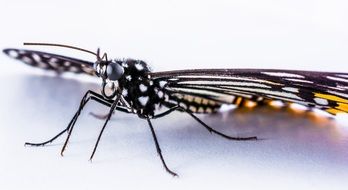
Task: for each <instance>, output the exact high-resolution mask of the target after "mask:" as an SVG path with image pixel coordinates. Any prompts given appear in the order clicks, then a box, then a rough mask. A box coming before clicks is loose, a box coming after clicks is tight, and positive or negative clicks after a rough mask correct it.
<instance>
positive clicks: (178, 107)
mask: <svg viewBox="0 0 348 190" xmlns="http://www.w3.org/2000/svg"><path fill="white" fill-rule="evenodd" d="M175 110H179V111H183V112H186V113H188V114H189V115H190V116H191V117H192V118H193V119H195V120H196V121H197V122H198V123H200V124H201V125H202V126H203V127H204V128H206V129H207V130H208V131H209V132H211V133H215V134H217V135H220V136H222V137H224V138H227V139H229V140H237V141H243V140H257V137H256V136H253V137H231V136H228V135H225V134H223V133H221V132H219V131H216V130H215V129H213V128H211V127H209V126H208V125H207V124H206V123H204V122H203V121H202V120H200V119H199V118H198V117H197V116H195V115H194V114H193V113H192V112H190V111H189V110H186V109H184V108H182V107H180V106H174V107H172V108H170V109H169V110H167V111H165V112H163V113H160V114H158V115H155V116H154V117H153V119H157V118H160V117H163V116H166V115H168V114H170V113H171V112H173V111H175Z"/></svg>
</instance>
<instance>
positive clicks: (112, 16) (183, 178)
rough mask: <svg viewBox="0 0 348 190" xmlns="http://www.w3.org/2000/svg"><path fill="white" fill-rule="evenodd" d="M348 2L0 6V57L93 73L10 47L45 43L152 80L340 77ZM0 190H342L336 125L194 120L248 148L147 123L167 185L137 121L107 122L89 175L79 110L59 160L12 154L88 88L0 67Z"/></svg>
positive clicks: (61, 122)
mask: <svg viewBox="0 0 348 190" xmlns="http://www.w3.org/2000/svg"><path fill="white" fill-rule="evenodd" d="M347 7H348V2H347V1H339V0H332V1H318V0H308V1H299V0H292V1H290V0H280V1H271V0H266V1H257V0H247V1H245V0H243V1H242V0H240V1H239V0H228V1H227V0H214V1H204V0H203V1H202V0H201V1H181V0H177V1H171V0H162V1H160V0H158V1H157V0H149V1H136V0H127V1H108V0H99V1H82V0H81V1H80V0H76V1H67V0H60V1H44V0H32V1H18V0H11V1H2V2H1V6H0V23H1V24H2V27H1V30H0V31H1V32H0V34H1V35H0V48H1V49H3V48H7V47H15V48H31V49H37V50H43V51H47V52H52V53H58V54H63V55H68V56H73V57H77V58H82V59H86V60H90V61H94V59H95V58H94V57H93V56H90V55H88V54H84V53H80V52H76V51H74V50H68V49H60V48H52V47H23V46H22V44H23V42H51V43H62V44H70V45H75V46H79V47H82V48H86V49H89V50H92V51H95V50H96V49H97V48H98V47H100V48H101V50H102V51H103V52H104V51H105V52H107V53H108V56H109V57H112V58H128V57H129V58H135V59H142V60H145V61H146V62H147V63H149V64H150V65H151V67H152V69H153V70H156V71H164V70H174V69H192V68H268V69H269V68H272V69H292V70H294V69H296V70H312V71H332V72H348V64H347V63H348V54H347V52H346V51H347V48H348V24H347V20H348V13H347V11H346V10H347ZM0 65H1V68H2V69H1V74H0V85H1V89H2V90H1V93H0V106H1V107H0V118H1V119H0V122H1V123H0V150H1V152H2V153H1V156H0V188H1V189H23V188H25V189H67V188H68V189H73V188H74V189H96V188H100V189H111V188H113V189H114V188H127V189H135V188H152V189H164V188H165V189H178V188H181V189H184V188H187V189H192V188H200V189H212V188H219V189H230V188H243V189H255V188H258V189H279V188H281V189H294V188H300V189H305V188H310V189H314V188H315V189H329V188H330V189H345V187H347V185H348V182H347V180H346V179H347V177H348V124H347V123H348V119H347V116H340V117H338V118H336V119H329V118H325V117H317V116H315V115H313V114H308V113H301V112H295V111H291V110H281V109H275V108H260V109H256V110H235V111H232V112H226V113H222V114H216V115H210V116H203V115H200V118H202V120H204V121H206V122H207V123H208V124H209V125H211V126H212V127H214V128H216V129H218V130H220V131H224V132H225V133H228V134H231V135H238V136H251V135H256V136H258V137H259V138H261V139H262V140H260V141H256V142H233V141H227V140H225V139H222V138H220V137H218V136H216V135H211V134H209V133H208V132H207V131H205V129H203V128H202V127H201V126H200V125H199V124H198V123H196V122H195V121H194V120H192V119H191V118H190V117H189V116H187V115H185V114H181V113H175V114H172V115H170V116H168V117H167V118H162V119H159V120H156V121H154V126H155V130H156V132H157V136H158V138H159V141H160V144H161V146H162V151H163V154H164V157H165V159H166V160H167V163H168V165H169V166H170V167H171V168H172V169H173V170H174V171H176V172H177V173H178V174H179V175H180V177H179V178H172V177H171V176H170V175H168V174H167V173H166V172H165V171H164V169H163V168H162V165H161V163H160V160H159V157H158V156H157V153H156V150H155V146H154V143H153V140H152V137H151V133H150V131H149V128H148V127H147V124H146V122H145V121H143V120H140V119H138V118H137V117H136V116H133V115H125V114H121V113H117V114H116V115H114V116H113V120H112V121H111V122H110V123H109V125H108V128H107V129H106V132H105V133H104V136H103V138H102V140H101V143H100V146H99V148H98V150H97V152H96V155H95V157H94V160H93V162H92V163H90V162H89V161H88V158H89V155H90V153H91V151H92V148H93V145H94V143H95V141H96V138H97V135H98V133H99V131H100V128H101V126H102V124H103V121H100V120H97V119H95V118H93V117H91V116H90V115H89V114H88V113H89V112H91V111H93V112H95V113H107V108H105V107H103V106H101V105H98V104H96V103H91V104H89V105H88V106H87V107H86V108H85V110H84V112H83V113H82V114H81V117H80V118H79V120H78V122H77V124H76V125H77V126H76V130H75V131H74V133H73V135H72V138H71V141H70V144H69V146H68V148H67V150H66V152H65V156H64V157H61V156H60V155H59V152H60V149H61V147H62V142H63V141H64V137H65V136H64V137H63V138H60V139H58V140H57V141H56V142H54V143H52V144H51V145H49V146H47V147H38V148H33V147H24V146H23V144H24V142H26V141H32V142H40V141H44V140H47V139H48V138H50V137H52V136H53V135H55V134H57V133H58V132H59V131H60V130H62V129H63V128H65V127H66V126H67V124H68V122H69V121H70V119H71V118H72V116H73V114H74V112H75V111H76V109H77V108H78V105H79V102H80V99H81V98H82V96H83V95H84V93H85V92H86V91H87V90H89V89H93V90H96V91H98V90H99V83H98V82H99V81H98V80H93V79H90V78H87V77H83V76H74V75H63V76H56V75H54V74H52V73H47V72H43V71H40V70H38V69H34V68H31V67H28V66H26V65H24V64H22V63H20V62H16V61H14V60H11V59H8V58H7V57H5V55H2V56H0Z"/></svg>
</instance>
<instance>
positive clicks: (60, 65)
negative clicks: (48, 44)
mask: <svg viewBox="0 0 348 190" xmlns="http://www.w3.org/2000/svg"><path fill="white" fill-rule="evenodd" d="M3 52H4V53H5V54H6V55H8V56H10V57H12V58H14V59H17V60H20V61H22V62H24V63H26V64H28V65H30V66H33V67H38V68H41V69H46V70H53V71H55V72H57V73H62V72H73V73H84V74H88V75H92V76H94V75H95V72H94V69H93V64H94V63H92V62H88V61H84V60H80V59H75V58H71V57H66V56H62V55H56V54H51V53H45V52H40V51H32V50H22V49H4V50H3Z"/></svg>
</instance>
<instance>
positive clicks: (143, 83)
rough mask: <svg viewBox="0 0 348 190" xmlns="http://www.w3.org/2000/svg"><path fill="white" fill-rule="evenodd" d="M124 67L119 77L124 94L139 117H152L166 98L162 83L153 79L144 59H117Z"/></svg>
mask: <svg viewBox="0 0 348 190" xmlns="http://www.w3.org/2000/svg"><path fill="white" fill-rule="evenodd" d="M116 62H118V63H120V64H121V65H122V66H123V68H124V75H123V76H122V78H120V79H119V86H120V89H121V90H122V95H123V97H124V98H125V100H126V101H127V102H128V103H129V105H130V106H131V107H132V109H134V110H135V111H136V113H137V114H138V116H139V117H151V116H153V115H154V111H155V109H156V108H157V107H158V106H160V104H161V102H163V100H164V94H163V91H162V87H161V85H160V84H159V83H158V82H156V81H153V80H152V79H151V76H150V69H149V67H148V66H147V64H146V63H145V62H144V61H141V60H133V59H127V60H124V61H116Z"/></svg>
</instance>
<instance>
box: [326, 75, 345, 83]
mask: <svg viewBox="0 0 348 190" xmlns="http://www.w3.org/2000/svg"><path fill="white" fill-rule="evenodd" d="M326 78H328V79H330V80H334V81H340V82H347V83H348V79H344V78H339V77H331V76H327V77H326Z"/></svg>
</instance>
